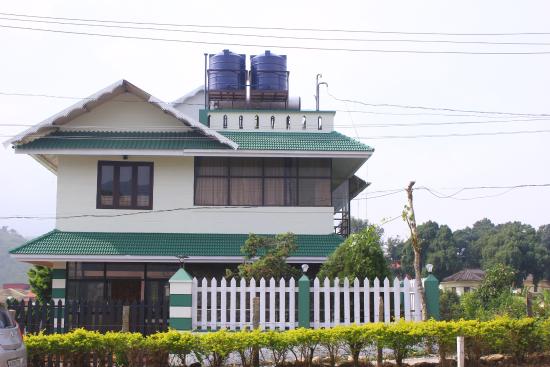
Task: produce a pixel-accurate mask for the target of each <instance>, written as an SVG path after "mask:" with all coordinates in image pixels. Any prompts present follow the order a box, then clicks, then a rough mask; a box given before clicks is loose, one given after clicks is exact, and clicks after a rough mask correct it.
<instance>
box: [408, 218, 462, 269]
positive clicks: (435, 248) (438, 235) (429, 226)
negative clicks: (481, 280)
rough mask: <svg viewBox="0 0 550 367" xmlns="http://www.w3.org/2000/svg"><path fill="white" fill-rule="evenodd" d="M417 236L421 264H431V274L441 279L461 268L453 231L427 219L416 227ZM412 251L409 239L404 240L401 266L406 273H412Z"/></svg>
mask: <svg viewBox="0 0 550 367" xmlns="http://www.w3.org/2000/svg"><path fill="white" fill-rule="evenodd" d="M417 230H418V238H419V240H420V243H422V250H421V254H420V255H421V264H433V265H434V268H433V274H434V276H435V277H436V278H438V279H443V278H445V277H447V276H449V275H451V274H453V273H456V272H457V271H459V270H460V269H461V268H462V263H461V261H460V257H459V253H460V250H459V248H458V246H457V244H456V242H455V240H454V238H453V232H452V231H451V229H450V228H449V227H448V226H446V225H441V226H440V225H439V224H437V223H436V222H433V221H428V222H426V223H423V224H421V225H419V226H418V227H417ZM413 261H414V252H413V248H412V246H411V240H410V239H409V240H407V241H406V242H405V246H404V248H403V252H402V258H401V266H402V268H403V271H404V272H405V273H407V274H414V267H413Z"/></svg>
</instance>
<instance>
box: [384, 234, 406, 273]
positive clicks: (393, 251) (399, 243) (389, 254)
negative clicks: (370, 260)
mask: <svg viewBox="0 0 550 367" xmlns="http://www.w3.org/2000/svg"><path fill="white" fill-rule="evenodd" d="M404 246H405V242H403V240H402V239H401V238H399V237H388V238H387V239H386V240H385V241H384V243H383V245H382V247H383V248H384V256H385V257H386V260H387V261H388V263H389V264H390V270H391V272H392V273H393V275H394V276H398V277H402V276H403V274H404V272H403V267H402V264H401V257H402V254H403V248H404Z"/></svg>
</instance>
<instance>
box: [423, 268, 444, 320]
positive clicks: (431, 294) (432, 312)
mask: <svg viewBox="0 0 550 367" xmlns="http://www.w3.org/2000/svg"><path fill="white" fill-rule="evenodd" d="M424 291H425V292H426V307H427V308H428V318H433V319H435V320H439V319H440V318H441V317H440V315H439V280H437V278H436V277H434V276H433V275H432V274H430V275H428V277H427V278H426V279H425V280H424Z"/></svg>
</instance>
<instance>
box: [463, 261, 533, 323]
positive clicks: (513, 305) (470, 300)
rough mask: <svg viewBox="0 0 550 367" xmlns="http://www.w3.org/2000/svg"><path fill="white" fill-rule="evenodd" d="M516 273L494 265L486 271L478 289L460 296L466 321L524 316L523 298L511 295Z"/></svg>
mask: <svg viewBox="0 0 550 367" xmlns="http://www.w3.org/2000/svg"><path fill="white" fill-rule="evenodd" d="M515 277H516V272H515V271H514V269H512V268H511V267H510V266H507V265H504V264H495V265H493V266H491V267H490V268H489V269H487V271H486V273H485V279H483V281H482V282H481V285H480V286H479V288H478V289H476V290H475V291H473V292H469V293H466V294H465V295H464V296H462V299H461V305H462V308H463V312H464V316H465V317H466V318H468V319H480V320H489V319H492V318H494V317H495V316H498V315H500V316H510V317H522V316H525V303H524V299H523V297H518V296H516V295H514V294H513V293H512V286H513V283H514V279H515Z"/></svg>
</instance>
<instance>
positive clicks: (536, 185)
mask: <svg viewBox="0 0 550 367" xmlns="http://www.w3.org/2000/svg"><path fill="white" fill-rule="evenodd" d="M540 187H550V183H545V184H521V185H513V186H470V187H463V188H461V189H460V191H464V190H487V189H492V190H494V189H506V190H507V191H506V192H503V193H498V194H493V195H485V196H477V197H471V198H454V197H452V195H450V196H442V195H439V194H437V193H436V192H435V189H433V188H429V187H426V186H422V187H418V188H415V189H414V190H425V191H428V192H429V193H431V194H432V195H434V196H435V197H437V198H439V199H446V198H453V199H456V200H475V199H484V198H490V197H496V196H501V195H504V194H506V193H508V192H510V191H512V190H516V189H520V188H540ZM403 191H405V189H404V188H403V189H391V190H379V191H372V192H371V193H374V192H387V194H385V195H380V196H373V197H370V199H374V198H378V197H384V196H389V195H395V194H397V193H401V192H403ZM453 195H456V194H453ZM364 199H369V198H368V197H367V198H364ZM258 208H263V207H262V206H214V207H180V208H171V209H157V210H142V211H134V212H129V213H128V212H127V213H115V214H80V215H66V216H29V215H11V216H1V217H0V219H2V220H7V219H75V218H113V217H126V216H133V215H141V214H152V213H166V212H178V211H196V210H199V211H200V210H212V209H215V210H216V209H258ZM224 212H225V213H229V212H232V211H231V210H224ZM233 212H236V213H242V211H233ZM319 212H322V213H325V211H305V212H302V213H319ZM254 213H273V212H271V211H254ZM278 213H295V211H290V210H289V211H282V212H278ZM397 218H399V217H394V218H392V219H390V220H389V221H386V222H385V223H389V222H390V221H393V220H395V219H397Z"/></svg>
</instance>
